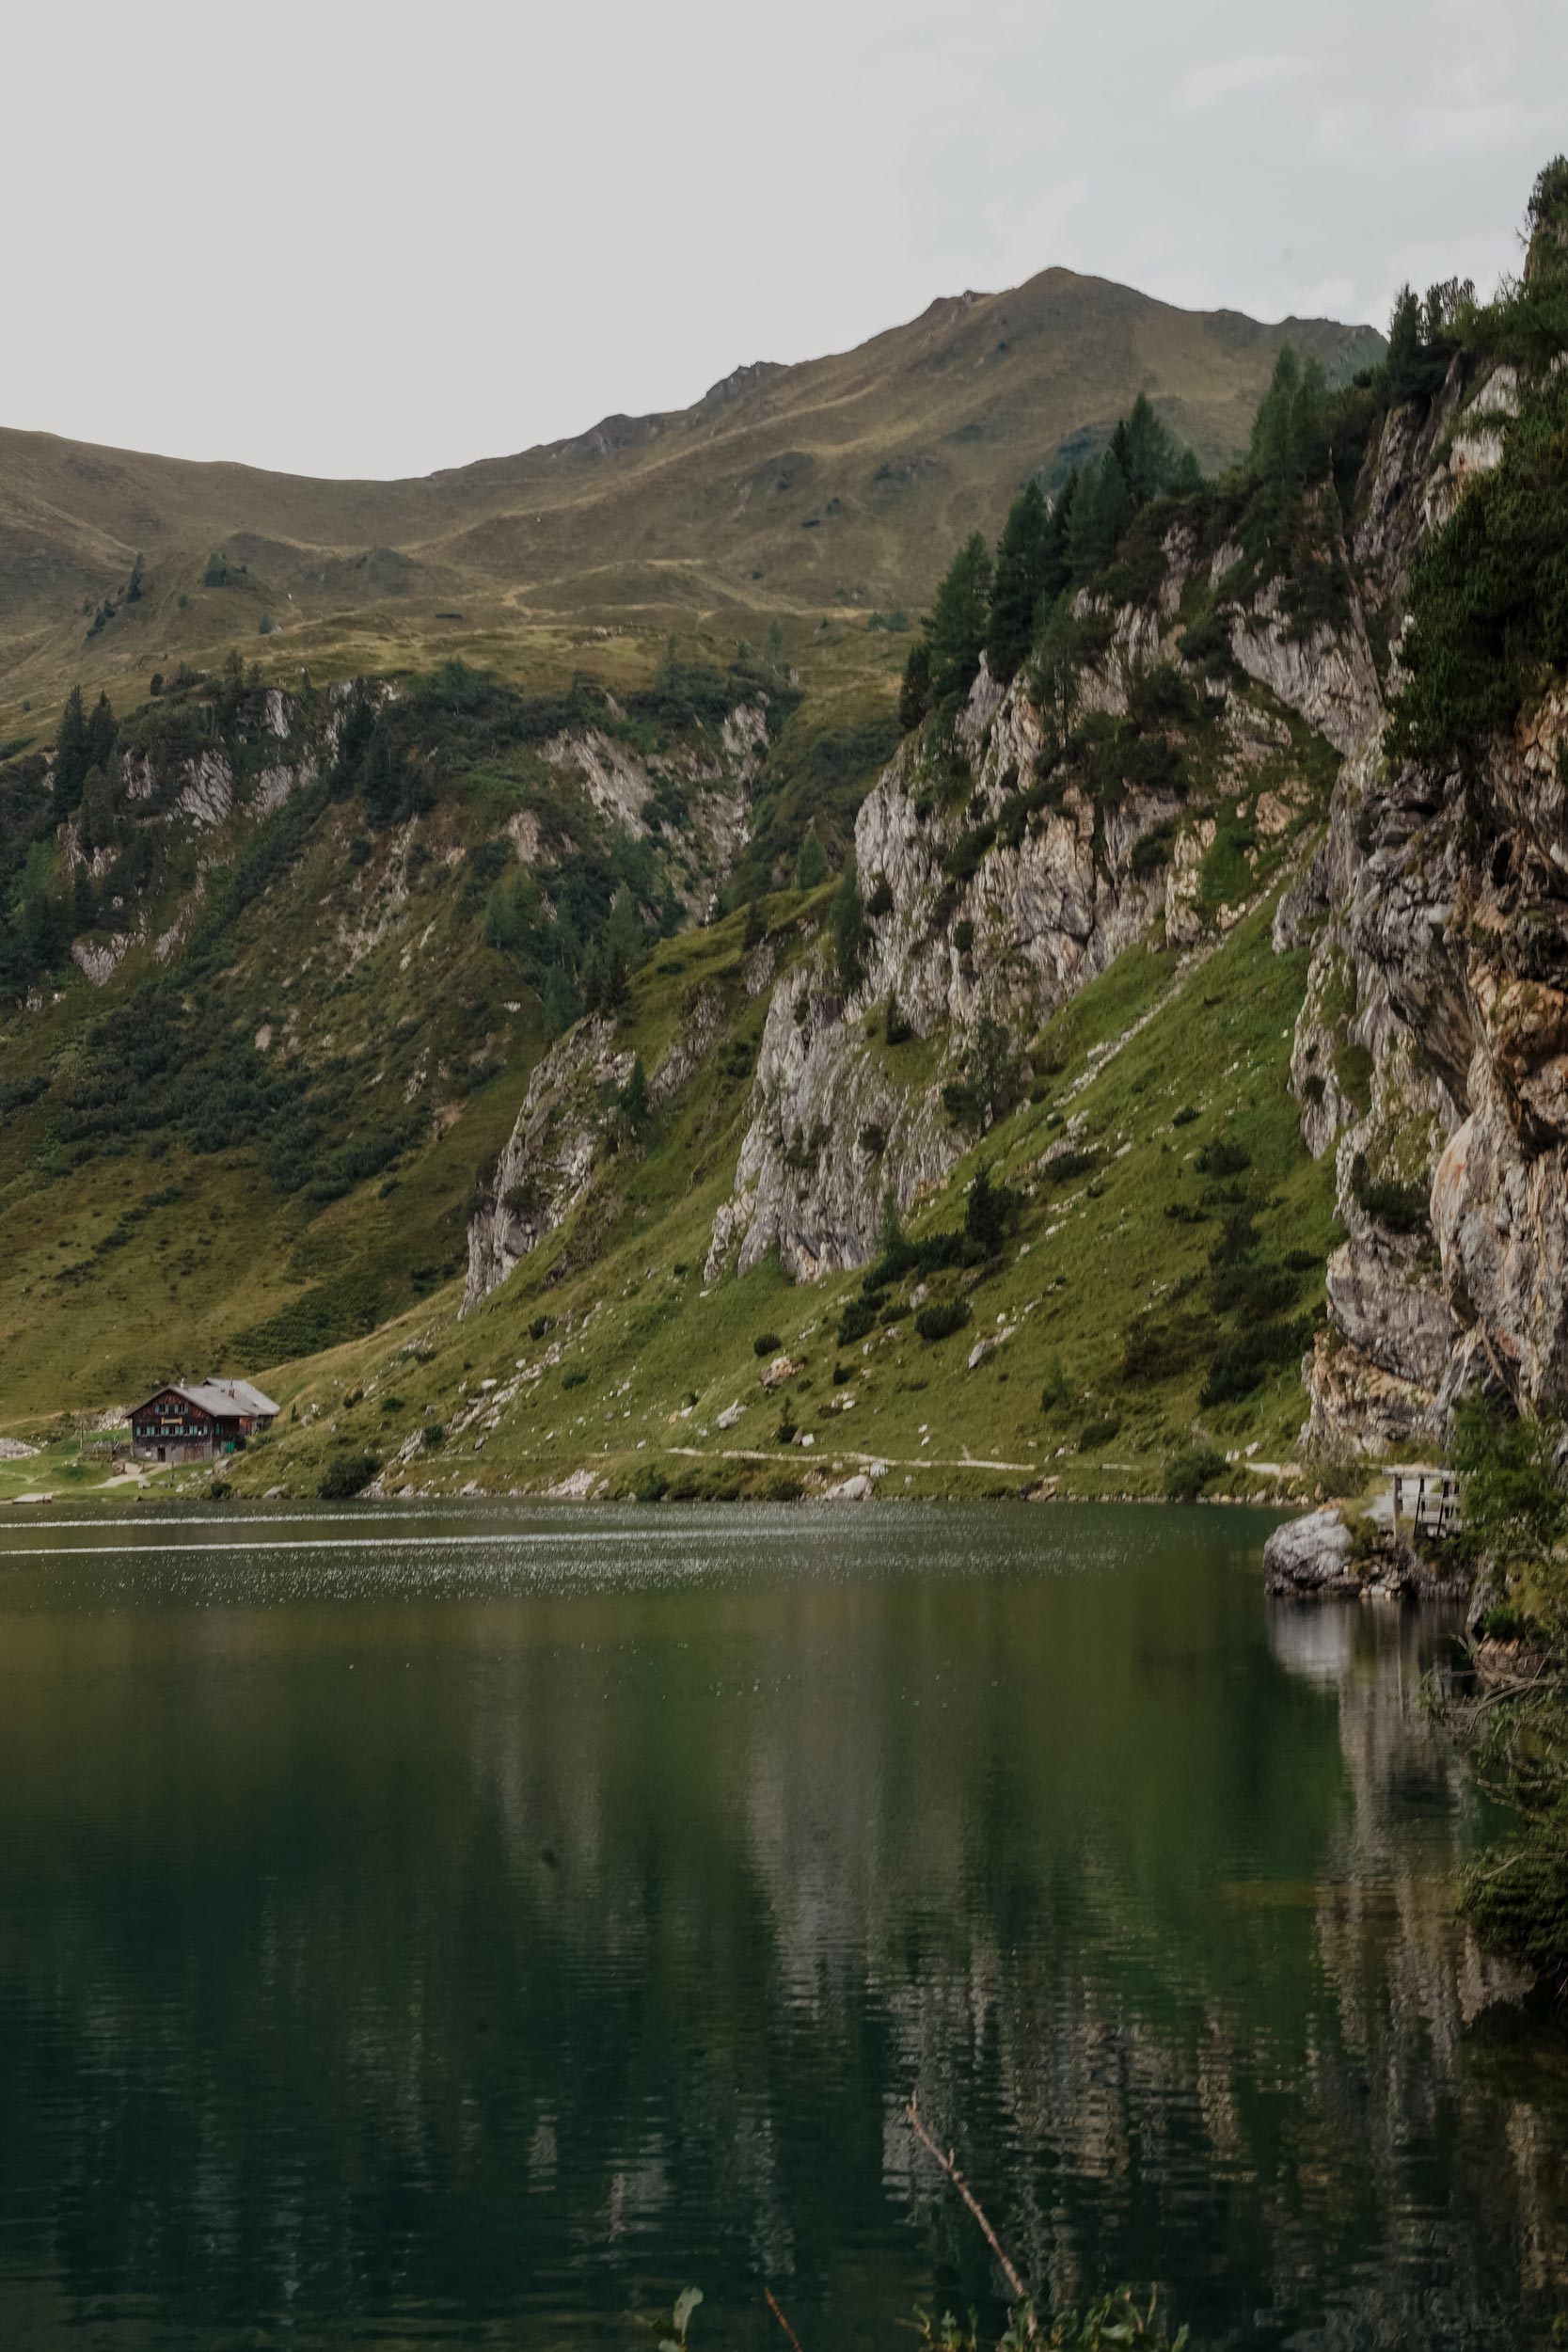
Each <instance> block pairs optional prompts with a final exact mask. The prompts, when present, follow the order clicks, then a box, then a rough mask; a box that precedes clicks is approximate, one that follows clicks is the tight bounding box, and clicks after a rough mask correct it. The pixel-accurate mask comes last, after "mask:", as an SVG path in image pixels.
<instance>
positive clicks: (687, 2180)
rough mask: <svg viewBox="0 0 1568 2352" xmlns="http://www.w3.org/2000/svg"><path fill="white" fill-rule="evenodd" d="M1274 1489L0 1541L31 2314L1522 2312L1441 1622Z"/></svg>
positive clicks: (1517, 2079) (6, 1955) (743, 2317)
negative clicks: (1107, 2291)
mask: <svg viewBox="0 0 1568 2352" xmlns="http://www.w3.org/2000/svg"><path fill="white" fill-rule="evenodd" d="M1269 1524H1270V1522H1269V1521H1267V1520H1266V1519H1264V1518H1259V1517H1255V1516H1253V1515H1251V1514H1247V1513H1243V1512H1240V1511H1224V1510H1206V1511H1200V1510H1193V1511H1181V1510H1176V1509H1142V1510H1140V1509H1135V1508H1131V1507H1129V1508H1126V1509H1117V1508H1109V1507H1106V1508H1097V1509H1096V1508H1083V1509H1074V1508H1065V1507H1052V1508H1044V1509H1041V1508H1036V1509H1032V1510H1031V1509H1028V1508H1024V1507H1022V1506H1019V1507H992V1508H987V1509H981V1510H960V1509H921V1508H916V1507H912V1506H905V1507H899V1506H888V1507H885V1508H883V1507H877V1508H874V1509H860V1510H857V1509H854V1508H852V1507H845V1508H841V1509H836V1510H835V1509H817V1510H811V1509H796V1510H784V1509H781V1510H776V1511H765V1510H745V1511H740V1510H730V1511H723V1510H708V1511H674V1510H669V1509H665V1510H659V1511H643V1512H635V1511H630V1510H626V1511H615V1510H579V1511H573V1510H571V1509H569V1508H568V1509H560V1510H553V1511H549V1510H544V1509H531V1508H525V1507H522V1506H508V1507H505V1508H502V1507H499V1506H485V1505H480V1504H475V1505H473V1506H471V1507H465V1508H462V1509H460V1510H443V1511H437V1510H436V1509H434V1508H432V1509H427V1510H424V1511H407V1512H401V1513H399V1514H397V1515H396V1516H392V1515H388V1514H385V1513H383V1514H377V1515H372V1514H371V1513H369V1512H366V1511H364V1510H359V1511H353V1510H350V1511H346V1512H339V1513H336V1514H333V1513H329V1512H327V1511H326V1510H325V1508H320V1509H316V1510H312V1509H310V1508H309V1507H307V1506H300V1505H295V1506H293V1507H292V1508H291V1509H287V1510H283V1509H280V1510H279V1511H278V1512H277V1513H276V1514H273V1515H268V1516H265V1517H263V1516H262V1515H261V1514H255V1515H252V1516H249V1517H244V1518H242V1517H236V1516H234V1515H232V1514H220V1513H216V1512H214V1511H212V1510H210V1509H209V1510H208V1511H206V1512H202V1511H200V1510H194V1511H193V1512H192V1513H191V1514H189V1515H188V1516H185V1517H183V1518H176V1517H174V1516H172V1515H166V1516H163V1517H161V1518H158V1519H157V1520H156V1521H155V1522H153V1521H146V1522H138V1523H137V1524H136V1525H135V1527H134V1528H132V1529H131V1530H129V1531H127V1530H126V1529H125V1528H124V1526H123V1524H121V1525H119V1526H110V1525H106V1524H103V1523H102V1522H101V1523H98V1524H93V1523H90V1522H88V1523H77V1524H71V1522H70V1521H68V1520H64V1519H61V1518H55V1519H54V1520H53V1521H51V1522H49V1523H47V1524H45V1523H43V1522H41V1521H39V1520H29V1519H27V1518H25V1517H24V1514H22V1513H20V1512H17V1513H13V1514H10V1515H8V1517H7V1518H6V1521H5V1524H4V1527H3V1528H0V2352H13V2348H14V2347H24V2348H25V2352H33V2348H34V2347H37V2348H38V2352H64V2348H65V2347H67V2346H71V2347H78V2348H80V2352H152V2348H153V2347H156V2348H157V2352H216V2348H217V2347H220V2346H221V2347H228V2346H234V2347H242V2346H243V2347H249V2348H259V2347H268V2348H270V2347H275V2346H276V2347H290V2348H291V2352H313V2348H315V2347H323V2348H325V2347H333V2348H334V2352H336V2348H337V2347H347V2346H354V2347H357V2348H361V2352H363V2348H365V2347H369V2348H370V2352H390V2348H391V2347H393V2346H415V2345H419V2346H432V2345H452V2346H468V2345H478V2346H483V2347H487V2348H490V2352H493V2348H494V2347H499V2346H512V2345H520V2346H521V2345H527V2346H534V2345H538V2346H552V2345H562V2346H570V2347H583V2346H594V2347H598V2346H602V2345H619V2346H626V2347H637V2346H639V2345H648V2346H651V2345H652V2344H653V2341H654V2339H653V2338H652V2337H651V2336H649V2335H648V2334H647V2333H646V2332H645V2330H644V2328H643V2327H642V2325H641V2321H640V2319H639V2317H638V2314H640V2313H642V2312H649V2311H651V2310H652V2309H653V2308H654V2307H656V2306H658V2305H660V2304H662V2305H663V2306H664V2307H665V2308H666V2309H667V2308H668V2306H669V2303H670V2301H671V2299H672V2298H673V2296H674V2294H675V2293H676V2292H677V2291H678V2290H679V2289H680V2288H681V2287H683V2286H684V2285H686V2284H688V2283H693V2284H696V2285H700V2286H701V2287H702V2288H703V2289H704V2290H705V2296H706V2301H705V2306H704V2308H703V2309H702V2310H701V2311H700V2312H698V2314H697V2316H696V2318H695V2320H694V2321H693V2324H692V2331H691V2344H692V2352H707V2348H708V2347H711V2352H721V2347H725V2346H730V2345H736V2346H741V2347H751V2346H761V2345H765V2344H766V2345H770V2346H778V2345H781V2344H783V2338H782V2337H781V2336H780V2335H779V2334H778V2331H777V2328H776V2327H775V2324H774V2322H773V2321H772V2319H771V2318H770V2316H769V2314H768V2311H767V2309H766V2307H765V2305H764V2303H763V2300H762V2296H763V2290H764V2288H765V2287H768V2286H770V2287H771V2288H772V2289H773V2291H774V2293H775V2294H776V2295H777V2296H778V2298H779V2300H780V2302H781V2303H782V2305H783V2306H784V2310H785V2311H786V2312H787V2313H788V2315H789V2317H790V2319H791V2321H792V2322H793V2325H794V2327H795V2329H796V2331H797V2333H798V2335H799V2337H800V2342H801V2344H803V2346H804V2347H805V2352H849V2347H858V2346H863V2345H864V2346H870V2345H878V2346H885V2347H895V2346H896V2345H898V2344H900V2343H908V2342H910V2341H911V2339H910V2338H909V2337H908V2336H907V2335H906V2334H905V2333H904V2330H903V2326H902V2323H904V2322H905V2321H907V2319H908V2318H909V2317H910V2316H911V2312H912V2311H913V2308H914V2306H915V2305H917V2304H922V2303H925V2304H929V2303H932V2302H933V2301H934V2302H935V2303H936V2305H937V2307H938V2308H939V2309H940V2308H942V2307H943V2306H945V2305H952V2306H954V2307H955V2308H966V2307H967V2306H968V2305H969V2304H970V2303H972V2302H973V2303H975V2304H977V2305H978V2306H979V2307H980V2309H981V2312H982V2314H983V2316H985V2317H986V2318H988V2320H989V2319H990V2318H992V2317H994V2316H997V2315H999V2311H1000V2307H999V2305H998V2303H997V2301H996V2290H997V2285H998V2281H997V2279H996V2277H995V2274H994V2272H993V2271H992V2269H991V2267H990V2262H989V2259H988V2257H987V2253H986V2249H985V2247H984V2244H983V2243H982V2241H981V2240H980V2238H979V2236H978V2233H977V2232H976V2231H975V2230H974V2225H973V2224H972V2223H971V2222H970V2221H969V2220H968V2219H967V2217H965V2215H964V2214H963V2213H962V2211H961V2210H959V2209H958V2207H957V2206H956V2204H955V2201H954V2200H953V2198H952V2196H951V2194H950V2192H947V2191H946V2190H945V2189H944V2188H943V2186H942V2184H941V2182H940V2180H939V2179H938V2178H937V2177H936V2176H935V2175H934V2173H933V2171H932V2169H931V2168H930V2167H929V2166H928V2164H927V2163H926V2162H925V2161H924V2160H922V2159H920V2158H919V2157H918V2156H917V2154H916V2153H915V2152H914V2151H913V2150H912V2149H911V2140H910V2136H909V2133H908V2131H907V2129H906V2128H905V2126H904V2124H903V2122H902V2120H901V2118H902V2111H903V2107H904V2104H905V2102H906V2100H907V2098H908V2096H909V2094H910V2092H911V2090H914V2089H918V2090H919V2093H920V2097H921V2101H922V2105H923V2106H924V2109H925V2111H926V2113H927V2116H928V2117H929V2118H930V2119H931V2121H932V2122H933V2123H934V2125H935V2126H936V2127H937V2128H938V2129H939V2131H940V2132H941V2134H942V2137H944V2138H946V2139H948V2140H951V2141H952V2142H953V2143H954V2144H955V2145H956V2146H957V2148H958V2152H959V2154H960V2158H961V2161H962V2162H963V2164H964V2167H965V2169H966V2170H967V2171H968V2173H969V2175H970V2177H971V2179H972V2180H973V2181H974V2185H975V2186H976V2188H977V2190H978V2191H979V2194H980V2196H981V2197H982V2199H983V2201H984V2202H985V2203H986V2205H987V2207H988V2209H989V2210H990V2214H991V2217H992V2218H993V2219H994V2221H995V2223H996V2225H997V2227H998V2229H999V2231H1000V2233H1001V2234H1002V2236H1003V2238H1004V2239H1005V2241H1006V2243H1007V2245H1008V2247H1009V2248H1010V2249H1011V2251H1012V2252H1013V2254H1014V2257H1015V2259H1016V2260H1017V2262H1018V2263H1019V2265H1020V2266H1021V2267H1022V2269H1024V2270H1025V2271H1027V2272H1028V2273H1030V2274H1031V2275H1033V2276H1034V2277H1035V2278H1036V2279H1037V2280H1041V2281H1042V2282H1044V2284H1045V2285H1046V2287H1047V2288H1048V2290H1049V2291H1050V2292H1052V2293H1053V2294H1054V2295H1056V2296H1076V2295H1079V2294H1081V2293H1084V2292H1086V2291H1087V2290H1089V2289H1091V2288H1093V2287H1096V2286H1099V2285H1102V2284H1114V2283H1117V2282H1118V2281H1120V2280H1128V2281H1136V2282H1140V2283H1152V2282H1158V2283H1159V2285H1160V2286H1161V2288H1162V2289H1163V2291H1164V2295H1165V2296H1166V2298H1167V2301H1168V2305H1169V2308H1170V2309H1171V2311H1172V2312H1174V2313H1175V2314H1176V2315H1177V2316H1179V2317H1183V2318H1186V2319H1189V2320H1190V2321H1191V2322H1192V2324H1193V2328H1194V2335H1195V2339H1196V2341H1197V2342H1199V2343H1202V2344H1247V2345H1254V2344H1257V2345H1290V2346H1316V2345H1323V2346H1332V2347H1348V2346H1353V2345H1362V2344H1365V2345H1369V2346H1370V2345H1386V2346H1405V2345H1410V2346H1413V2347H1415V2346H1418V2347H1421V2352H1430V2347H1448V2346H1471V2345H1491V2344H1497V2345H1499V2346H1500V2345H1503V2344H1510V2345H1513V2344H1523V2343H1531V2342H1535V2341H1544V2340H1545V2338H1546V2337H1547V2336H1548V2334H1549V2331H1550V2326H1551V2321H1552V2319H1553V2316H1554V2314H1555V2313H1556V2312H1558V2311H1559V2310H1560V2309H1562V2308H1564V2307H1568V2055H1565V2050H1564V2045H1563V2042H1562V2041H1561V2040H1560V2038H1559V2037H1558V2036H1557V2035H1556V2034H1555V2033H1554V2031H1553V2030H1552V2028H1551V2027H1550V2026H1548V2025H1547V2024H1546V2023H1545V2022H1544V2020H1542V2019H1541V2018H1539V2017H1532V2016H1531V2015H1529V2014H1528V2012H1526V2011H1523V2010H1520V2009H1519V2008H1518V2007H1517V2006H1516V2005H1513V2004H1510V2003H1506V2002H1503V2001H1501V2000H1499V1999H1498V1998H1497V1994H1498V1993H1499V1990H1500V1989H1501V1988H1500V1983H1499V1979H1498V1978H1497V1974H1496V1972H1495V1971H1494V1970H1492V1969H1491V1968H1489V1967H1488V1965H1487V1964H1486V1963H1483V1962H1482V1960H1481V1957H1480V1956H1479V1955H1478V1953H1477V1952H1476V1951H1475V1949H1474V1948H1473V1947H1472V1946H1471V1945H1470V1943H1469V1942H1468V1940H1467V1939H1466V1937H1465V1934H1464V1932H1463V1931H1462V1930H1461V1929H1460V1928H1459V1927H1457V1926H1456V1924H1455V1922H1454V1918H1453V1915H1452V1908H1451V1883H1452V1877H1453V1873H1454V1872H1455V1870H1456V1868H1457V1867H1459V1866H1460V1865H1461V1864H1462V1863H1463V1861H1464V1859H1465V1856H1466V1854H1467V1853H1469V1852H1470V1851H1473V1849H1474V1847H1475V1845H1476V1844H1477V1842H1478V1841H1479V1840H1480V1839H1481V1838H1482V1837H1483V1836H1488V1835H1489V1834H1491V1832H1492V1831H1493V1830H1495V1829H1496V1827H1497V1823H1496V1822H1495V1821H1492V1822H1489V1821H1488V1820H1485V1819H1484V1818H1483V1817H1482V1809H1481V1804H1480V1803H1479V1801H1478V1799H1477V1798H1476V1797H1475V1796H1474V1794H1473V1793H1472V1792H1471V1790H1470V1788H1469V1787H1468V1784H1467V1781H1466V1777H1465V1771H1464V1769H1463V1766H1462V1764H1461V1762H1460V1761H1459V1760H1458V1758H1457V1757H1456V1756H1454V1754H1453V1753H1452V1751H1451V1750H1450V1748H1449V1746H1448V1745H1447V1744H1446V1742H1445V1740H1444V1738H1443V1736H1442V1734H1441V1732H1440V1731H1439V1730H1438V1729H1437V1728H1436V1727H1435V1726H1434V1725H1433V1723H1432V1721H1431V1720H1430V1718H1429V1716H1428V1715H1427V1714H1426V1712H1425V1711H1424V1710H1423V1708H1422V1705H1421V1700H1420V1683H1421V1677H1422V1674H1423V1670H1424V1669H1425V1667H1426V1666H1427V1665H1428V1664H1429V1663H1430V1662H1431V1661H1433V1660H1434V1659H1437V1658H1439V1657H1440V1656H1441V1655H1442V1654H1443V1653H1444V1651H1445V1647H1446V1645H1448V1644H1449V1640H1450V1637H1451V1632H1452V1617H1451V1614H1450V1615H1449V1616H1447V1617H1445V1615H1444V1614H1443V1613H1440V1612H1438V1613H1425V1614H1420V1615H1418V1614H1416V1613H1399V1612H1398V1611H1395V1610H1392V1609H1385V1610H1371V1609H1354V1608H1344V1607H1339V1606H1333V1607H1328V1608H1303V1607H1301V1606H1299V1605H1291V1604H1275V1603H1271V1602H1269V1601H1268V1600H1266V1599H1265V1597H1264V1595H1263V1591H1262V1583H1261V1574H1260V1565H1259V1553H1260V1548H1261V1543H1262V1539H1263V1535H1264V1534H1265V1533H1266V1530H1267V1527H1268V1525H1269Z"/></svg>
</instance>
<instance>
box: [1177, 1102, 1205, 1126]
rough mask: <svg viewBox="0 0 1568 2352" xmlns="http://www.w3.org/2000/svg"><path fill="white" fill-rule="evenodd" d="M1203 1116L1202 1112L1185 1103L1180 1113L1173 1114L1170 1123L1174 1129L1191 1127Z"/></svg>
mask: <svg viewBox="0 0 1568 2352" xmlns="http://www.w3.org/2000/svg"><path fill="white" fill-rule="evenodd" d="M1202 1116H1203V1114H1202V1112H1201V1111H1196V1110H1195V1109H1194V1108H1193V1106H1192V1104H1190V1103H1183V1104H1182V1105H1181V1108H1180V1110H1179V1111H1173V1112H1172V1114H1171V1122H1170V1123H1171V1125H1172V1126H1173V1127H1190V1126H1191V1125H1192V1123H1193V1121H1194V1120H1196V1119H1200V1118H1201V1117H1202Z"/></svg>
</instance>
